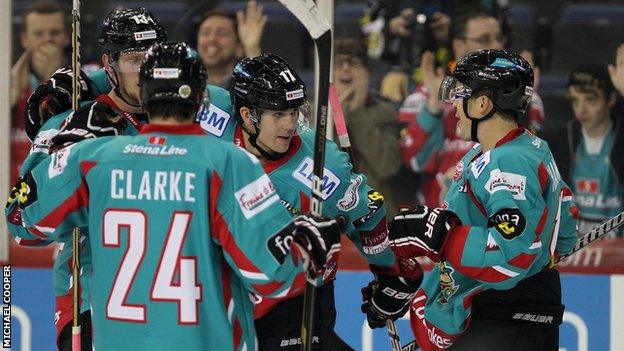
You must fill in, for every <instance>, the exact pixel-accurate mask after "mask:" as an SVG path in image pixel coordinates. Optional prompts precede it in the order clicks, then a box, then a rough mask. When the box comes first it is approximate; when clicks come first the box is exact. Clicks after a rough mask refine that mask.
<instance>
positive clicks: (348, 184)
mask: <svg viewBox="0 0 624 351" xmlns="http://www.w3.org/2000/svg"><path fill="white" fill-rule="evenodd" d="M326 152H327V156H326V158H327V161H329V164H328V167H329V171H330V172H331V173H330V174H329V175H327V176H328V177H330V178H333V177H335V178H338V179H340V181H339V185H338V187H337V189H336V190H335V192H334V193H333V194H332V195H331V196H330V197H329V198H328V199H327V201H326V202H327V203H326V204H324V205H323V206H324V209H323V214H324V215H326V216H329V217H336V218H337V219H338V220H339V221H340V222H341V223H342V227H343V230H344V232H345V233H346V234H347V236H348V237H349V239H350V240H351V241H352V242H353V243H354V244H355V246H356V247H357V248H358V250H359V251H360V253H362V255H363V256H364V258H366V260H367V261H368V263H370V264H374V265H378V266H386V267H389V266H392V265H393V264H394V254H393V253H392V250H391V249H390V244H389V241H388V228H387V225H386V206H385V203H384V198H383V195H382V194H380V193H379V192H378V191H376V190H375V189H372V188H371V187H370V186H369V185H368V184H367V180H366V176H365V175H363V174H358V173H354V172H353V171H352V166H351V163H350V162H349V156H348V155H347V154H346V153H345V152H342V151H339V150H338V147H337V146H336V144H335V143H334V142H333V141H330V140H328V141H327V144H326ZM324 176H326V175H325V174H324ZM325 207H330V208H329V209H327V210H326V209H325ZM332 211H337V212H335V214H334V213H332Z"/></svg>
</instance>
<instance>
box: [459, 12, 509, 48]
mask: <svg viewBox="0 0 624 351" xmlns="http://www.w3.org/2000/svg"><path fill="white" fill-rule="evenodd" d="M453 43H454V45H453V49H454V50H455V56H456V57H462V56H464V55H466V54H468V53H471V52H474V51H477V50H481V49H503V48H504V47H505V44H506V43H507V38H506V37H505V36H504V35H503V31H502V30H501V27H500V24H499V23H498V20H496V19H495V18H493V17H477V18H473V19H471V20H469V21H468V23H466V32H465V34H464V37H463V38H459V39H457V40H455V41H453Z"/></svg>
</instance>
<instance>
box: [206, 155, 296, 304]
mask: <svg viewBox="0 0 624 351" xmlns="http://www.w3.org/2000/svg"><path fill="white" fill-rule="evenodd" d="M227 146H228V147H230V146H231V148H228V149H229V150H228V152H229V154H230V156H231V157H230V158H228V159H227V161H226V163H225V164H224V165H223V166H222V167H219V168H218V169H217V170H216V171H214V172H213V173H212V174H211V175H210V185H209V189H210V202H209V208H210V227H211V228H210V231H211V236H212V239H213V240H214V241H215V242H216V243H218V244H219V245H221V246H222V248H223V253H224V256H225V259H226V261H227V262H228V264H229V265H230V266H231V267H232V269H233V270H234V272H236V274H237V275H238V276H239V278H240V279H241V281H242V282H243V283H244V285H245V286H246V288H247V289H248V290H249V291H251V292H253V293H255V294H259V295H262V296H270V297H279V296H281V295H282V294H286V293H287V292H288V290H289V288H290V286H291V284H292V282H293V280H294V278H295V276H296V275H297V273H300V272H301V271H302V265H301V262H300V261H298V260H297V259H293V257H292V256H291V252H290V243H291V242H292V236H291V234H290V233H291V232H292V227H290V225H291V217H290V215H289V214H288V212H287V211H286V209H284V208H283V206H282V205H281V203H280V201H279V196H278V195H277V191H276V190H275V187H274V186H273V183H272V182H271V180H270V179H269V177H268V175H266V174H265V173H264V171H263V170H262V168H261V166H260V163H259V161H258V160H257V159H256V158H255V156H253V155H251V154H249V153H247V152H246V151H243V150H242V149H239V148H236V147H235V146H234V145H233V144H232V145H230V144H227Z"/></svg>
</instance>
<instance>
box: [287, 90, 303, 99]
mask: <svg viewBox="0 0 624 351" xmlns="http://www.w3.org/2000/svg"><path fill="white" fill-rule="evenodd" d="M302 97H303V89H297V90H292V91H287V92H286V101H290V100H295V99H301V98H302Z"/></svg>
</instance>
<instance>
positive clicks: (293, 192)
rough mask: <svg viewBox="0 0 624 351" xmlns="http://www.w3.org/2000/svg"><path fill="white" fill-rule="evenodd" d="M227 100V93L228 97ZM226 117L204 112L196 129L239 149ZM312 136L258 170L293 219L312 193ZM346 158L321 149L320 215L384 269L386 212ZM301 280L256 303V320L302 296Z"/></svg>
mask: <svg viewBox="0 0 624 351" xmlns="http://www.w3.org/2000/svg"><path fill="white" fill-rule="evenodd" d="M228 94H229V93H228ZM231 110H232V108H231V106H230V108H229V111H224V110H209V111H205V112H204V114H203V115H202V116H201V117H200V125H201V126H202V128H204V129H205V130H206V131H208V132H209V133H210V134H211V135H212V136H213V137H216V138H218V139H219V140H224V141H227V142H234V144H236V145H239V146H241V147H244V143H245V141H244V138H243V132H242V128H241V127H240V125H239V124H238V123H237V122H236V118H235V116H234V115H233V114H232V113H230V111H231ZM314 135H315V133H314V131H313V130H310V129H309V128H305V127H303V128H301V132H300V135H298V136H294V137H293V139H292V140H291V144H290V147H289V149H288V151H287V152H286V154H285V155H284V156H283V157H281V158H280V159H278V160H267V161H266V162H265V163H264V164H263V167H264V170H265V172H266V173H267V174H268V175H269V177H270V178H271V181H272V182H273V184H275V187H276V189H277V193H278V194H279V197H280V200H281V202H282V204H283V205H284V207H286V208H287V209H288V211H289V212H290V213H291V214H292V215H293V216H294V215H297V214H300V213H305V212H307V211H309V197H310V194H311V191H312V168H313V164H314V162H313V161H314ZM351 168H352V166H351V163H350V162H349V159H348V155H347V154H346V153H344V152H342V151H339V150H338V147H337V146H336V144H335V143H334V142H332V141H331V140H327V141H326V144H325V167H324V170H323V183H322V189H323V195H322V214H323V216H324V217H328V218H339V220H340V222H341V223H344V226H343V231H344V232H345V233H346V234H347V236H348V237H349V239H350V240H351V241H352V242H353V243H354V244H355V245H356V246H357V247H358V249H359V250H360V252H361V253H362V255H363V256H364V257H365V258H366V260H367V261H368V262H369V263H370V264H374V265H378V266H385V267H390V266H393V264H394V254H393V253H392V250H391V249H390V247H389V242H388V231H387V227H386V220H385V216H386V208H385V204H384V201H383V195H382V194H380V193H379V192H377V191H375V190H374V189H371V188H370V186H368V184H367V182H366V176H365V175H363V174H357V173H354V172H352V169H351ZM335 273H336V267H328V269H327V270H326V272H325V274H324V279H325V280H324V281H329V280H331V279H333V278H334V276H335ZM304 288H305V279H304V277H303V275H301V276H300V277H298V279H297V281H296V283H295V286H294V287H293V289H292V290H291V292H290V294H289V295H288V296H284V297H281V298H278V299H271V298H263V299H258V301H257V305H256V318H260V317H262V316H263V315H264V314H266V313H267V312H268V311H269V310H270V309H271V308H272V307H273V306H275V305H276V304H277V303H279V302H280V301H282V300H284V299H288V298H291V297H293V296H296V295H299V294H301V293H303V291H304Z"/></svg>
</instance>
